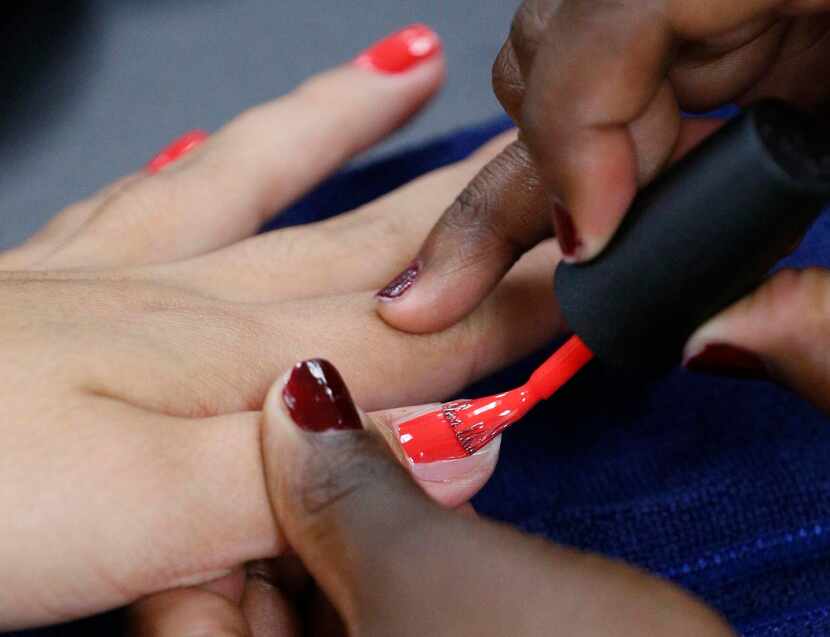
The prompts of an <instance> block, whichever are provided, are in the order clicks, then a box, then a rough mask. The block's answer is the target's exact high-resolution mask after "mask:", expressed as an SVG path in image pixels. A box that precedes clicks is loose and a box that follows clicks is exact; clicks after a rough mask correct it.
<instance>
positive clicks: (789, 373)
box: [378, 0, 830, 409]
mask: <svg viewBox="0 0 830 637" xmlns="http://www.w3.org/2000/svg"><path fill="white" fill-rule="evenodd" d="M828 60H830V2H828V1H827V0H797V1H793V0H789V1H783V0H729V1H726V0H695V1H693V2H689V1H688V0H649V1H647V2H643V1H641V0H621V1H617V2H605V1H604V0H525V2H524V3H523V4H522V5H521V7H520V8H519V10H518V12H517V13H516V17H515V19H514V21H513V25H512V29H511V31H510V36H509V37H508V39H507V41H506V42H505V44H504V47H503V48H502V51H501V53H500V54H499V57H498V59H497V60H496V63H495V65H494V67H493V86H494V89H495V92H496V95H497V96H498V97H499V99H500V101H501V103H502V105H503V106H504V108H505V110H506V111H507V112H508V113H509V114H510V116H511V117H512V118H513V119H514V120H515V122H516V123H517V125H518V126H519V129H520V138H519V141H517V142H516V143H515V144H513V145H512V146H510V147H509V148H507V149H506V150H505V151H504V152H503V153H502V154H501V155H500V156H499V157H497V158H495V159H494V160H493V161H492V162H491V163H490V164H488V165H487V166H486V167H485V168H484V169H483V170H482V171H481V173H480V174H479V175H477V176H476V178H475V179H474V180H473V181H472V182H471V183H470V185H469V186H468V187H467V189H465V190H464V191H463V192H462V194H461V195H460V196H459V197H458V199H457V200H456V201H455V202H454V203H453V205H451V206H450V207H449V208H448V209H447V211H446V212H445V213H444V215H443V217H442V218H441V220H440V221H439V222H438V223H437V224H436V226H435V227H434V228H433V230H432V232H431V233H430V235H429V237H428V238H427V240H426V241H425V242H424V244H423V246H422V247H421V249H420V251H419V252H418V258H419V259H420V262H421V265H422V267H421V274H420V275H419V277H418V280H417V281H416V282H415V284H414V285H413V286H412V287H411V288H410V290H409V291H408V292H407V293H406V294H405V295H404V296H402V297H401V298H399V299H398V300H394V301H385V302H381V303H379V305H378V312H379V313H380V315H381V316H382V317H383V318H384V320H386V321H387V322H388V323H389V324H390V325H392V326H395V327H397V328H399V329H402V330H405V331H409V332H414V333H431V332H434V331H436V330H441V329H446V328H447V327H448V326H450V325H453V324H454V323H455V322H456V321H458V320H461V319H462V318H463V317H465V316H467V315H468V314H469V313H470V312H472V311H473V310H474V309H475V308H476V307H478V306H479V304H480V303H481V302H482V300H483V299H485V298H487V296H488V295H489V294H490V293H491V291H492V290H493V289H494V287H495V286H496V285H497V284H498V282H499V281H500V280H501V278H502V276H503V275H504V273H505V272H507V271H509V269H510V267H511V266H512V264H513V263H515V261H516V259H517V258H519V257H520V255H522V254H523V253H525V252H526V251H527V250H529V249H531V248H532V247H533V246H535V245H537V244H538V242H539V241H542V240H544V239H546V238H547V237H549V236H550V235H551V233H552V232H555V231H557V230H558V231H560V232H561V230H562V226H563V218H564V215H565V213H564V212H563V211H566V212H567V213H568V214H569V216H570V218H571V220H572V224H573V226H574V229H575V235H576V236H577V237H578V239H579V241H580V242H581V245H580V247H578V248H577V249H576V250H575V251H574V252H573V253H572V254H570V255H566V258H567V259H569V260H573V261H584V260H590V259H592V258H594V257H595V256H596V255H597V254H598V253H599V252H600V251H601V250H602V249H603V248H604V247H605V245H606V244H607V242H608V241H609V239H610V238H611V236H612V235H613V233H614V231H615V230H616V229H617V227H618V226H619V224H620V222H621V220H622V218H623V216H624V214H625V211H626V209H627V208H628V206H629V204H630V203H631V200H632V198H633V197H634V195H635V193H636V191H637V189H638V187H640V186H642V185H644V184H646V183H648V182H649V181H650V180H651V179H653V178H654V176H655V175H656V174H657V173H659V171H660V170H662V169H663V168H664V167H665V166H666V165H667V163H669V162H671V161H672V159H673V158H676V157H677V156H679V155H681V154H683V153H684V152H685V151H687V150H688V149H689V148H691V147H692V146H694V145H695V144H696V143H698V142H699V141H700V140H701V139H702V138H704V137H705V136H706V135H708V134H709V133H711V132H712V131H713V130H714V129H715V128H717V126H719V125H720V122H717V121H710V120H681V118H680V111H681V110H685V111H706V110H710V109H713V108H715V107H717V106H720V105H723V104H726V103H731V102H737V103H739V104H745V103H749V102H752V101H754V100H756V99H758V98H761V97H765V96H775V97H781V98H784V99H787V100H789V101H791V102H794V103H796V104H798V105H800V106H801V107H803V108H807V109H813V110H816V111H824V110H825V106H826V103H827V99H828V93H830V81H828V80H830V76H828V68H830V67H829V66H828ZM563 249H565V247H564V246H563ZM828 298H830V278H828V275H827V273H825V272H824V271H821V270H807V271H804V272H796V271H785V272H782V273H779V274H777V275H775V276H774V277H772V278H771V279H770V280H769V281H768V282H766V283H765V284H764V285H762V286H761V287H760V288H759V289H758V290H757V291H756V292H755V293H754V294H752V295H751V296H749V297H748V298H746V299H744V300H742V301H740V302H739V303H737V304H736V305H735V306H733V307H731V308H729V309H727V310H726V311H725V312H724V313H722V314H721V315H720V316H718V317H715V318H714V319H713V320H712V321H710V322H709V323H708V324H707V325H705V326H703V327H701V329H700V330H699V331H698V332H697V333H696V334H695V335H693V336H692V338H691V339H690V341H689V343H688V344H687V346H686V352H685V354H686V358H687V359H689V358H692V357H694V356H695V355H696V354H698V353H700V352H702V351H703V350H704V349H705V348H706V346H707V345H720V346H723V345H727V346H730V347H733V348H738V349H742V350H746V351H749V352H752V353H754V354H755V355H757V356H758V357H759V358H760V359H761V361H762V363H764V364H765V366H766V367H767V369H768V370H769V373H770V375H771V376H772V377H773V378H775V379H776V380H778V381H780V382H782V383H784V384H786V385H788V386H790V387H792V388H794V389H795V390H796V391H798V392H799V393H801V394H802V395H804V396H805V397H806V398H808V399H809V400H811V401H812V402H814V403H815V404H817V405H819V406H820V407H822V408H824V409H828V408H830V400H828V398H827V397H828V396H830V392H828V385H829V384H830V359H828V357H826V356H823V355H822V354H821V348H817V347H815V344H816V343H824V342H827V340H828V338H830V327H828V324H830V323H828V320H827V318H826V317H827V316H828V312H827V311H826V309H827V308H828V306H829V305H830V304H828ZM435 307H441V308H442V312H435V311H434V308H435ZM723 371H725V372H728V371H729V370H728V369H726V370H723Z"/></svg>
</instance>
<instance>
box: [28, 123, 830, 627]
mask: <svg viewBox="0 0 830 637" xmlns="http://www.w3.org/2000/svg"><path fill="white" fill-rule="evenodd" d="M507 126H508V122H507V121H506V120H505V119H499V120H495V121H493V122H490V123H488V124H486V125H483V126H480V127H477V128H471V129H468V130H465V131H461V132H459V133H457V134H455V135H452V136H450V137H448V138H446V139H442V140H439V141H438V142H435V143H433V144H429V145H427V146H425V147H422V148H420V149H416V150H413V151H411V152H409V153H404V154H402V155H399V156H397V157H393V158H391V159H388V160H385V161H380V162H377V163H374V164H372V165H369V166H365V167H362V168H357V169H354V170H351V171H348V172H346V173H344V174H341V175H338V176H336V177H334V178H333V179H332V180H330V181H329V182H328V183H327V184H325V185H324V186H322V187H321V188H320V189H318V190H317V191H316V192H315V193H313V194H312V195H310V196H309V197H307V198H306V199H304V200H303V201H301V202H300V203H298V204H297V205H296V206H295V207H294V208H293V209H292V210H291V211H289V213H288V214H286V215H284V216H283V217H282V218H281V219H280V220H279V224H275V226H276V225H287V224H292V223H301V222H307V221H311V220H317V219H320V218H322V217H324V216H330V215H332V214H336V213H339V212H341V211H345V210H349V209H352V208H354V207H355V206H357V205H360V204H361V203H364V202H366V201H369V200H371V199H373V198H375V197H376V196H378V195H380V194H382V193H383V192H386V191H388V190H390V189H392V188H394V187H396V186H398V185H400V184H401V183H404V182H406V181H408V180H409V179H411V178H413V177H415V176H417V175H418V174H421V173H422V172H426V171H428V170H432V169H434V168H436V167H438V166H441V165H445V164H447V163H450V162H453V161H456V160H458V159H461V158H462V157H464V156H466V155H467V154H469V153H470V152H471V151H472V150H474V149H475V148H476V147H478V146H479V145H480V144H482V143H483V142H485V141H486V140H487V139H489V138H490V137H492V136H493V135H495V134H496V133H497V132H499V131H501V130H503V129H505V128H506V127H507ZM786 264H787V265H798V266H801V265H806V264H819V265H823V266H830V219H828V217H827V216H824V217H822V218H821V219H820V220H819V222H818V223H817V224H816V225H815V226H814V228H813V229H812V231H811V232H810V233H809V235H808V236H807V237H806V239H805V240H804V242H803V244H802V246H801V248H800V249H799V250H798V252H797V253H796V254H794V255H793V256H792V257H790V258H789V259H787V261H786ZM552 347H553V345H552V346H551V348H547V349H546V351H545V352H540V353H539V354H538V355H537V356H535V357H532V358H531V359H530V360H528V361H525V362H523V363H522V364H520V365H517V366H515V367H513V368H512V369H510V370H505V371H504V372H502V373H500V374H498V375H496V376H494V377H492V378H490V379H487V380H486V381H485V382H483V383H480V384H479V385H477V386H476V387H474V388H471V389H470V390H468V391H467V392H466V395H468V396H473V395H478V394H484V393H491V392H494V391H497V390H502V389H505V388H509V387H513V386H515V385H517V384H518V383H519V382H520V381H523V380H524V379H525V377H526V376H527V375H528V374H529V372H530V371H531V370H532V368H533V366H534V365H535V364H536V363H538V362H540V361H541V360H542V359H543V358H544V356H545V355H546V354H547V353H549V352H550V351H551V349H552ZM475 506H476V508H477V509H478V511H479V512H481V513H483V514H485V515H489V516H492V517H495V518H498V519H501V520H504V521H507V522H510V523H512V524H515V525H517V526H519V527H520V528H522V529H525V530H527V531H530V532H532V533H537V534H540V535H543V536H545V537H547V538H549V539H551V540H555V541H557V542H563V543H566V544H570V545H574V546H578V547H580V548H583V549H588V550H592V551H598V552H601V553H605V554H607V555H612V556H616V557H619V558H622V559H625V560H627V561H630V562H634V563H636V564H639V565H641V566H643V567H645V568H647V569H649V570H651V571H654V572H656V573H659V574H661V575H663V576H664V577H667V578H669V579H672V580H674V581H675V582H677V583H679V584H680V585H681V586H684V587H686V588H688V589H689V590H691V591H694V592H695V593H696V594H698V595H699V596H701V597H702V598H703V599H705V600H706V601H707V602H708V603H710V604H712V605H713V606H715V607H716V608H718V609H720V610H721V611H722V612H723V613H724V614H725V615H726V617H727V618H728V619H729V620H730V621H731V622H732V623H733V625H735V626H736V627H737V628H738V629H739V630H740V631H741V632H742V633H743V634H745V635H748V636H751V637H766V636H767V635H776V636H778V637H786V636H793V637H795V636H798V637H805V636H811V635H828V634H830V427H828V422H827V418H826V417H825V416H824V415H822V414H821V413H819V412H818V411H817V410H815V409H814V408H812V407H811V406H809V405H808V404H806V403H805V402H804V401H802V400H800V399H799V398H798V397H796V396H794V395H792V394H791V393H789V392H787V391H786V390H783V389H781V388H778V387H776V386H773V385H770V384H767V383H762V382H749V381H737V380H724V379H714V378H708V377H703V376H698V375H694V374H691V373H687V372H684V371H682V370H678V371H676V372H674V373H672V374H671V375H669V376H668V377H667V378H665V379H663V380H661V381H659V382H656V383H653V384H649V385H644V384H637V383H634V382H632V381H630V380H626V379H621V378H620V377H617V376H611V375H609V374H607V373H606V372H605V371H604V370H603V369H602V368H601V367H600V366H599V365H593V366H591V367H589V368H587V369H586V370H585V371H583V372H582V373H581V374H580V375H579V376H578V377H577V378H576V379H575V380H574V381H573V382H572V383H571V384H570V385H569V386H567V387H566V388H565V389H564V390H563V391H562V392H561V393H560V394H558V395H557V396H555V397H554V398H553V399H551V400H550V401H548V402H547V403H546V404H543V405H541V406H540V407H538V408H537V409H536V410H535V411H534V412H532V413H531V414H530V416H529V417H528V418H526V419H525V420H524V421H523V422H522V423H521V424H519V425H517V426H515V427H514V428H512V429H511V430H510V431H508V432H507V433H506V434H505V436H504V441H503V444H502V454H501V461H500V463H499V466H498V469H497V470H496V473H495V475H494V476H493V479H492V480H491V481H490V483H489V484H488V485H487V486H486V487H485V489H484V490H483V491H482V492H481V493H480V494H479V495H478V496H477V497H476V499H475ZM590 602H591V600H589V599H586V600H585V603H586V604H590ZM118 622H119V616H118V615H117V614H110V615H108V616H106V617H105V618H97V619H95V620H88V621H87V622H82V623H80V624H76V625H75V630H70V629H68V628H58V629H51V630H49V631H39V632H38V634H43V635H46V634H49V635H52V634H61V635H65V634H85V635H89V634H96V633H100V634H104V631H106V634H117V633H116V632H114V630H117V628H116V627H117V626H118V625H119V624H118Z"/></svg>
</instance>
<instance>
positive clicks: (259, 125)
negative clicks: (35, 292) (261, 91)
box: [50, 27, 444, 267]
mask: <svg viewBox="0 0 830 637" xmlns="http://www.w3.org/2000/svg"><path fill="white" fill-rule="evenodd" d="M382 48H383V51H386V52H387V53H389V51H390V50H391V53H393V54H395V55H397V56H398V58H400V56H401V55H402V54H406V55H404V58H405V59H404V62H408V63H409V66H406V67H404V68H399V69H397V70H398V72H394V73H392V72H387V71H385V70H381V69H380V68H378V67H372V68H367V66H366V65H365V64H362V65H358V64H351V65H346V66H342V67H340V68H337V69H335V70H333V71H329V72H326V73H323V74H321V75H319V76H317V77H315V78H313V79H311V80H309V81H307V82H305V83H304V84H303V85H301V86H300V87H299V88H298V89H296V90H295V91H294V92H293V93H291V94H290V95H288V96H287V97H284V98H282V99H279V100H276V101H274V102H271V103H268V104H265V105H262V106H259V107H256V108H253V109H251V110H249V111H247V112H246V113H243V114H242V115H240V116H239V117H237V118H236V119H235V120H233V121H232V122H231V123H230V124H228V125H227V126H226V127H225V128H224V129H222V130H221V131H219V132H218V133H216V134H215V135H213V136H211V138H210V139H209V140H208V141H207V142H206V143H204V144H203V145H202V146H201V147H200V148H199V150H198V151H197V152H195V153H193V154H191V155H190V156H188V157H186V158H184V159H183V160H182V161H180V162H178V163H177V164H176V165H174V166H173V167H171V168H170V169H169V170H164V171H162V172H160V173H158V174H156V175H154V176H153V177H152V178H149V179H144V180H141V181H140V182H137V183H135V184H132V185H131V186H130V187H128V188H125V189H124V190H123V191H122V192H121V193H120V194H119V196H118V197H117V198H116V199H115V200H114V201H112V202H110V204H109V205H108V206H107V209H106V210H105V211H103V213H102V214H99V215H98V216H97V217H96V218H95V220H94V222H92V223H91V224H89V225H88V226H87V227H86V228H85V231H84V232H83V233H82V234H80V235H79V236H78V237H76V238H75V239H74V240H73V241H72V242H71V243H70V244H68V245H66V246H65V247H64V248H63V249H62V250H61V252H60V253H59V254H58V255H55V257H53V259H52V260H51V261H52V263H50V266H51V265H53V264H57V265H60V266H61V267H89V265H90V264H92V265H93V266H97V267H106V266H112V265H135V264H146V263H157V262H166V261H172V260H175V259H181V258H185V257H188V256H193V255H196V254H202V253H205V252H207V251H210V250H213V249H215V248H217V247H220V246H223V245H227V244H229V243H233V242H234V241H237V240H238V239H240V238H242V237H245V236H248V235H250V234H252V233H254V232H255V231H256V230H257V229H258V228H259V227H260V226H261V225H262V223H263V222H264V221H265V220H266V219H268V218H269V217H270V216H271V215H273V214H274V213H275V212H276V211H278V210H279V209H281V208H283V207H284V206H286V205H287V204H288V203H290V202H291V201H293V200H294V199H296V198H297V197H298V196H300V195H301V194H302V193H304V192H305V191H307V190H308V189H309V188H310V187H312V186H313V185H314V184H316V183H317V182H318V181H319V180H320V179H322V178H323V177H325V176H326V175H328V174H330V173H331V172H332V171H334V170H335V169H337V168H338V167H339V166H340V165H342V164H343V163H344V162H345V161H347V160H348V159H349V158H350V157H352V156H353V155H355V154H356V153H359V152H360V151H362V150H364V149H366V148H367V147H369V146H371V145H372V144H374V143H375V142H377V141H378V140H380V139H382V138H383V137H385V136H386V135H387V134H389V133H390V132H391V131H393V130H394V129H396V128H397V127H399V126H400V125H402V124H403V123H404V122H405V121H407V120H408V119H409V118H410V117H411V116H413V115H414V114H415V113H416V112H417V111H418V110H419V109H420V108H421V107H422V106H423V105H424V104H425V103H426V101H428V99H429V98H430V97H431V96H432V95H433V94H434V93H435V92H436V91H437V89H438V87H439V86H440V84H441V82H442V80H443V74H444V61H443V57H442V55H441V52H440V42H439V40H438V38H437V36H436V35H435V34H434V33H433V32H431V31H429V30H428V29H426V28H425V27H413V28H410V29H408V30H404V31H403V32H401V33H400V34H398V35H396V36H395V37H394V38H393V39H392V45H390V44H389V41H386V43H385V44H384V45H383V47H382ZM407 55H408V57H407ZM365 57H366V56H365V55H364V56H363V57H361V58H360V59H364V58H365ZM398 61H399V62H400V59H398Z"/></svg>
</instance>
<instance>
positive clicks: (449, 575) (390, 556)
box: [262, 379, 729, 637]
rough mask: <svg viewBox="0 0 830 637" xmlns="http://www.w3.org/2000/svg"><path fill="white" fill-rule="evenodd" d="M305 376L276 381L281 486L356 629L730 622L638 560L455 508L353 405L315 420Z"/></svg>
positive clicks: (268, 422) (309, 550) (325, 582)
mask: <svg viewBox="0 0 830 637" xmlns="http://www.w3.org/2000/svg"><path fill="white" fill-rule="evenodd" d="M291 383H292V380H290V379H289V380H288V385H286V384H285V381H284V380H283V381H282V382H279V383H277V384H276V385H275V386H274V388H273V389H272V391H271V392H270V393H269V395H268V398H267V401H266V406H265V413H264V415H263V428H262V451H263V458H264V465H265V476H266V477H265V480H266V483H267V489H268V494H269V498H270V502H271V506H272V508H273V511H274V516H275V518H276V519H277V520H279V524H280V526H281V528H282V529H283V531H284V533H285V535H286V537H287V538H288V539H289V541H290V542H291V545H292V546H293V547H294V549H295V550H296V552H297V554H298V555H299V557H300V558H301V559H302V561H303V563H304V564H305V566H306V567H307V568H308V570H309V572H310V573H311V574H312V576H313V577H314V579H315V581H316V582H317V583H318V585H319V586H320V587H321V588H322V589H323V591H324V592H325V593H326V596H327V597H328V599H329V600H330V601H331V603H332V604H333V605H334V607H335V608H336V610H337V611H338V612H339V614H340V616H341V618H342V619H343V620H344V623H345V624H346V626H347V627H348V628H349V631H350V632H349V634H360V635H367V636H368V635H388V634H390V629H391V627H395V628H394V633H395V634H396V635H401V636H402V637H407V636H409V635H424V634H430V635H437V634H440V635H458V634H469V635H482V636H491V635H493V636H495V635H536V634H540V635H541V634H549V633H550V629H551V626H554V625H555V626H557V630H559V632H561V633H562V634H568V635H585V636H587V635H601V634H608V631H609V626H615V627H617V628H618V629H620V630H621V631H622V632H620V631H619V630H617V632H615V633H614V634H619V635H632V636H633V635H655V636H657V635H673V636H676V635H689V636H691V635H696V636H698V637H699V636H703V635H706V636H710V635H726V634H729V631H728V629H727V628H726V627H725V625H724V624H722V623H721V622H720V620H719V619H718V618H717V617H716V616H714V615H713V614H712V613H710V612H708V611H706V610H705V609H704V608H703V607H702V606H700V605H698V604H697V603H695V602H693V601H692V600H690V599H688V598H687V597H686V596H685V595H684V594H682V593H680V592H679V591H677V590H675V589H674V588H672V587H670V586H668V585H666V584H664V583H662V582H659V581H658V580H657V579H653V578H650V577H647V576H646V575H644V574H643V573H640V572H638V571H636V570H634V569H630V568H628V567H624V566H622V565H619V564H615V563H613V562H611V561H609V560H605V559H601V558H596V557H594V558H592V557H589V556H584V555H582V554H580V553H578V552H575V551H569V550H565V549H559V548H557V547H554V546H552V545H548V544H546V543H544V542H540V541H538V540H533V539H530V538H528V537H525V536H523V535H521V534H520V533H517V532H515V531H513V530H511V529H508V528H507V527H505V526H501V525H496V524H493V523H489V522H486V521H484V520H481V519H478V518H473V517H470V516H464V515H459V514H457V513H455V512H451V511H448V510H445V509H441V508H440V507H438V506H436V505H435V504H434V503H433V502H431V501H430V500H429V499H428V498H427V497H426V496H425V495H424V494H423V493H422V492H421V491H420V490H419V489H418V488H417V487H416V485H415V484H414V483H413V482H412V481H411V480H410V479H409V476H407V475H406V473H405V472H404V471H403V470H402V469H401V467H400V465H399V464H398V463H397V462H395V460H394V459H393V458H392V457H391V456H390V455H389V454H388V452H387V451H386V449H384V448H383V443H382V441H381V440H380V439H379V438H377V437H375V436H373V435H372V434H371V432H368V431H365V430H364V429H362V428H361V425H360V422H359V420H358V419H357V418H356V417H355V416H354V415H353V413H354V408H353V407H351V408H349V406H348V405H346V404H343V405H341V411H340V412H338V413H340V414H342V413H343V411H346V412H350V413H351V414H352V415H349V416H346V417H343V416H342V415H337V414H335V413H333V412H329V413H328V414H326V415H325V416H323V415H320V416H321V417H320V418H319V419H316V420H313V421H312V420H310V419H309V418H308V414H310V413H318V414H319V407H318V406H317V405H318V402H317V400H318V399H317V393H316V392H314V393H309V392H297V393H294V392H292V391H291V390H290V387H291ZM287 389H288V390H289V396H288V398H286V390H287ZM415 565H416V566H415ZM502 582H509V586H501V585H500V583H502ZM586 599H590V600H592V602H591V610H590V612H585V600H586Z"/></svg>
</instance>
